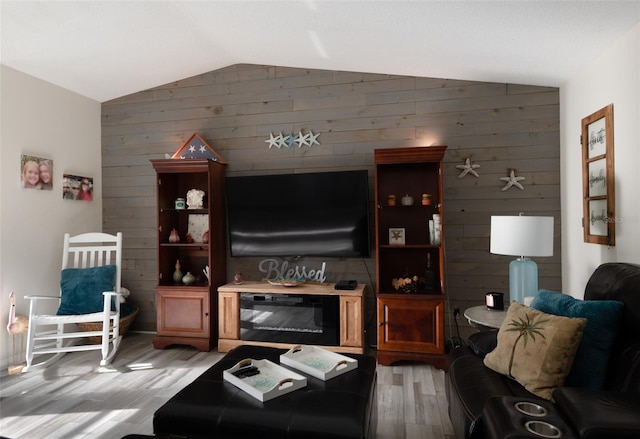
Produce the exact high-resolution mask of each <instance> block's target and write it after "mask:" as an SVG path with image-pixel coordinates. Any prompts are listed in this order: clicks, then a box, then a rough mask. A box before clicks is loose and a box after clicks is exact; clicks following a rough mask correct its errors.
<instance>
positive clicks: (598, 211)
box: [580, 104, 616, 246]
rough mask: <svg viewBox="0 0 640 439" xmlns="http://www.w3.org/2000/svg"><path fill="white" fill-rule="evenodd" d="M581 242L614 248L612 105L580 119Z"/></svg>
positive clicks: (614, 209) (614, 205)
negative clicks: (582, 229)
mask: <svg viewBox="0 0 640 439" xmlns="http://www.w3.org/2000/svg"><path fill="white" fill-rule="evenodd" d="M580 138H581V143H582V187H583V218H582V221H583V228H584V242H590V243H594V244H603V245H610V246H614V245H615V243H616V221H615V218H616V217H615V211H616V202H615V171H614V160H613V104H609V105H607V106H606V107H604V108H601V109H600V110H598V111H596V112H595V113H593V114H590V115H589V116H587V117H585V118H584V119H582V134H581V136H580Z"/></svg>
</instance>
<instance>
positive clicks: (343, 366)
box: [280, 346, 358, 381]
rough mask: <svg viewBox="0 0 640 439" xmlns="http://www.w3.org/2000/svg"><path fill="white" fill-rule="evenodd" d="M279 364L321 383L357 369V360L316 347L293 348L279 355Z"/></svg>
mask: <svg viewBox="0 0 640 439" xmlns="http://www.w3.org/2000/svg"><path fill="white" fill-rule="evenodd" d="M280 363H281V364H285V365H287V366H290V367H293V368H295V369H298V370H299V371H301V372H304V373H307V374H309V375H311V376H313V377H316V378H318V379H321V380H323V381H327V380H330V379H331V378H335V377H337V376H338V375H342V374H343V373H346V372H349V371H351V370H354V369H357V368H358V360H356V359H353V358H350V357H346V356H344V355H341V354H337V353H335V352H331V351H328V350H326V349H322V348H319V347H316V346H294V347H292V348H291V349H289V350H288V351H287V352H285V353H284V354H282V355H280Z"/></svg>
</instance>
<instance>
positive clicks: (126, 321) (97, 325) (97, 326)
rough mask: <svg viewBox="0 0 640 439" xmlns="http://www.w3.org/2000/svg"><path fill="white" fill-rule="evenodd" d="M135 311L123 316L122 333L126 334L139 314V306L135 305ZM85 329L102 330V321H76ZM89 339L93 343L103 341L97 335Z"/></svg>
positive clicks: (121, 322)
mask: <svg viewBox="0 0 640 439" xmlns="http://www.w3.org/2000/svg"><path fill="white" fill-rule="evenodd" d="M132 308H133V311H132V312H131V313H130V314H128V315H126V316H125V317H122V318H121V319H120V335H125V334H126V333H127V331H128V330H129V327H130V326H131V323H133V320H134V319H135V318H136V316H137V315H138V311H139V309H138V307H135V306H133V307H132ZM76 324H77V325H78V326H79V327H80V328H82V330H83V331H102V322H84V323H76ZM89 341H90V342H91V343H92V344H100V343H102V337H101V336H99V335H97V336H93V337H89Z"/></svg>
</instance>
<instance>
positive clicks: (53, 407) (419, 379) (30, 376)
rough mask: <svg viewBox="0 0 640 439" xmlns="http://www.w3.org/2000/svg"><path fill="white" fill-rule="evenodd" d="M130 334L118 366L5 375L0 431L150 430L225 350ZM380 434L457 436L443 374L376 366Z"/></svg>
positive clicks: (72, 365) (77, 363)
mask: <svg viewBox="0 0 640 439" xmlns="http://www.w3.org/2000/svg"><path fill="white" fill-rule="evenodd" d="M152 338H153V336H152V335H150V334H136V333H130V334H127V336H126V337H125V338H124V340H123V345H122V347H121V348H120V352H119V353H118V355H117V357H116V359H115V360H114V362H113V364H112V365H111V366H109V367H106V368H100V367H99V366H98V363H99V359H100V357H99V353H98V351H93V352H78V353H71V354H67V355H65V356H64V357H63V358H62V359H61V360H60V361H58V363H56V364H54V365H52V366H50V367H49V368H47V369H40V370H37V369H34V370H32V371H30V372H28V373H25V374H19V375H7V373H6V371H3V373H2V374H1V375H0V436H1V437H4V438H11V439H22V438H24V439H26V438H29V439H40V438H42V439H45V438H46V439H55V438H64V439H76V438H86V439H88V438H91V439H97V438H105V439H119V438H121V437H123V436H125V435H127V434H130V433H138V434H152V433H153V425H152V417H153V413H154V412H155V411H156V410H157V409H158V408H159V407H160V406H161V405H162V404H164V403H165V402H166V401H167V400H168V399H169V398H171V397H172V396H173V395H174V394H176V393H177V392H178V391H179V390H180V389H182V388H183V387H185V386H186V385H187V384H189V383H190V382H191V381H193V380H194V379H195V378H197V377H198V376H199V375H200V374H201V373H203V372H204V371H205V370H207V369H208V368H209V367H211V365H213V364H214V363H215V362H216V361H218V360H219V359H220V358H222V356H223V355H224V354H220V353H218V352H199V351H197V350H195V349H193V348H190V347H171V348H168V349H165V350H156V349H153V346H152V344H151V341H152ZM377 391H378V421H379V422H378V435H377V438H379V439H396V438H398V439H404V438H406V439H414V438H421V439H431V438H446V439H452V438H453V437H454V436H453V430H452V428H451V424H450V422H449V418H448V416H447V402H446V398H445V395H444V373H443V372H442V371H441V370H437V369H434V368H432V367H431V366H428V365H424V364H405V365H399V366H391V367H387V366H381V365H378V389H377Z"/></svg>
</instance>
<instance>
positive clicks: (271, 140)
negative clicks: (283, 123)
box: [264, 133, 280, 149]
mask: <svg viewBox="0 0 640 439" xmlns="http://www.w3.org/2000/svg"><path fill="white" fill-rule="evenodd" d="M279 137H280V136H274V135H273V133H269V138H268V139H267V140H265V141H264V143H268V144H269V149H271V147H272V146H275V147H276V148H278V149H280V145H279V143H278V138H279Z"/></svg>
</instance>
